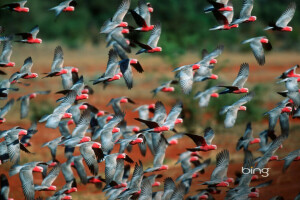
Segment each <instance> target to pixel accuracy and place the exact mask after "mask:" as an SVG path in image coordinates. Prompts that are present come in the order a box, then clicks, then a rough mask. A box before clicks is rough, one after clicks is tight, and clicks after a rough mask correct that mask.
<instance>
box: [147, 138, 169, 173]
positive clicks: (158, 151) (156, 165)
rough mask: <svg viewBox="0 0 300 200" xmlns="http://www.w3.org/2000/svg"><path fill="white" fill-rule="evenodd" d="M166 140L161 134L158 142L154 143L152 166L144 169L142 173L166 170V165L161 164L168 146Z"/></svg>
mask: <svg viewBox="0 0 300 200" xmlns="http://www.w3.org/2000/svg"><path fill="white" fill-rule="evenodd" d="M168 145H169V144H168V141H167V140H166V138H165V137H164V136H163V135H161V136H160V140H159V142H158V143H157V144H156V147H155V155H154V160H153V167H152V168H148V169H146V170H145V171H144V173H149V172H155V171H162V170H168V168H169V167H168V165H163V162H164V159H165V153H166V149H167V147H168Z"/></svg>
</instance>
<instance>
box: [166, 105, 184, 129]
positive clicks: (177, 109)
mask: <svg viewBox="0 0 300 200" xmlns="http://www.w3.org/2000/svg"><path fill="white" fill-rule="evenodd" d="M182 108H183V104H182V102H181V101H178V102H177V103H176V104H175V105H174V106H173V108H172V109H171V111H170V113H169V115H168V116H167V118H166V122H165V124H166V125H168V126H171V127H172V126H174V123H175V121H176V119H177V118H178V116H179V115H180V113H181V111H182Z"/></svg>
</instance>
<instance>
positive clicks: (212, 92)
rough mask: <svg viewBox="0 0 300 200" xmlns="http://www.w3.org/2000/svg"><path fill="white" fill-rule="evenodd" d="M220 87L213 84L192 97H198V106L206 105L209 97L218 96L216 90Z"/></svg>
mask: <svg viewBox="0 0 300 200" xmlns="http://www.w3.org/2000/svg"><path fill="white" fill-rule="evenodd" d="M219 89H220V87H219V86H213V87H211V88H208V89H206V90H205V91H203V92H201V91H199V92H197V93H196V94H195V96H194V99H199V103H198V104H199V107H200V108H202V107H207V106H208V104H209V101H210V98H211V97H213V98H218V97H219V94H218V90H219Z"/></svg>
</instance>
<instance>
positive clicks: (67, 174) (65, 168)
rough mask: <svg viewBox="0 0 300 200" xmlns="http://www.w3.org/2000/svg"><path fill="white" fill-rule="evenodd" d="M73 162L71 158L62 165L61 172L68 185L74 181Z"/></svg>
mask: <svg viewBox="0 0 300 200" xmlns="http://www.w3.org/2000/svg"><path fill="white" fill-rule="evenodd" d="M72 160H73V159H72V158H69V159H68V160H67V161H66V162H65V163H63V164H62V165H61V171H62V173H63V175H64V178H65V180H66V182H67V183H68V182H70V181H72V180H73V179H74V175H73V171H72V169H71V161H72Z"/></svg>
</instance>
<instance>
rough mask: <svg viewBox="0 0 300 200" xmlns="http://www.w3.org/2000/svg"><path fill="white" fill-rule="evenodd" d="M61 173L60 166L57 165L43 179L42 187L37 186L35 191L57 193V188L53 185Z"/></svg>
mask: <svg viewBox="0 0 300 200" xmlns="http://www.w3.org/2000/svg"><path fill="white" fill-rule="evenodd" d="M59 173H60V164H57V165H56V166H55V167H54V168H53V169H52V170H51V171H50V172H49V173H48V174H47V176H46V177H45V178H44V179H43V182H42V183H41V185H35V186H34V190H36V191H55V190H56V186H54V185H52V183H53V182H54V181H55V179H56V178H57V176H58V175H59Z"/></svg>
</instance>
